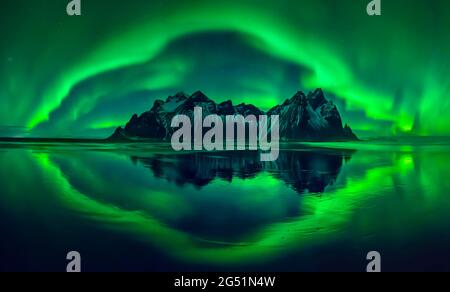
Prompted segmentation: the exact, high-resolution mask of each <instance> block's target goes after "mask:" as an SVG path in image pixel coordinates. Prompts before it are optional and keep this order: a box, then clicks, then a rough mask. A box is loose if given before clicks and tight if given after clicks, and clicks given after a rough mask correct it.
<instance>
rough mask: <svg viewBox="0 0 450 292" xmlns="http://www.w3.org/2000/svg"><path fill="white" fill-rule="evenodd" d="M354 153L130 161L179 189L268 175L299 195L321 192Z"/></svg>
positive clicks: (242, 154) (168, 157)
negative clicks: (265, 158)
mask: <svg viewBox="0 0 450 292" xmlns="http://www.w3.org/2000/svg"><path fill="white" fill-rule="evenodd" d="M353 153H354V151H351V150H339V151H336V150H333V151H331V150H325V149H324V150H323V151H319V152H318V151H314V152H312V151H289V150H285V151H282V152H281V153H280V156H279V158H278V160H276V161H274V162H261V161H260V153H258V152H251V151H236V152H215V153H188V154H177V155H156V156H153V157H138V156H132V157H131V158H132V160H133V161H135V162H139V163H142V164H143V165H144V166H145V167H147V168H149V169H151V171H152V172H153V175H154V176H155V177H157V178H162V179H166V180H167V181H169V182H171V183H176V184H177V185H179V186H183V185H185V184H191V185H195V186H197V187H199V188H201V187H204V186H206V185H208V184H209V183H211V182H212V181H214V180H215V179H222V180H226V181H229V182H232V181H233V178H234V177H237V178H240V179H247V178H252V177H255V176H256V175H257V174H259V173H261V172H268V173H270V174H271V175H272V176H273V177H275V178H277V179H279V180H281V181H283V182H285V183H286V184H287V185H289V186H290V187H291V188H293V189H294V190H295V191H296V192H298V193H300V194H301V193H305V192H312V193H322V192H324V191H325V188H326V187H327V186H330V185H332V184H333V183H334V182H335V181H336V179H337V177H338V175H339V173H340V171H341V168H342V165H343V164H344V162H345V161H347V160H349V159H350V158H351V156H352V154H353Z"/></svg>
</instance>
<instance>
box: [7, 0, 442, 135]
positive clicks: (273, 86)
mask: <svg viewBox="0 0 450 292" xmlns="http://www.w3.org/2000/svg"><path fill="white" fill-rule="evenodd" d="M367 3H368V1H366V0H361V1H354V0H341V1H333V0H322V1H317V0H301V1H298V0H282V1H280V0H277V1H269V0H258V1H256V0H239V1H234V0H230V1H213V0H208V1H206V0H196V1H192V0H189V1H188V0H184V1H183V0H163V1H160V0H134V1H119V0H111V1H108V4H107V5H106V2H105V1H94V0H90V1H83V15H82V16H81V17H68V16H66V15H65V6H66V4H67V3H66V1H59V0H49V1H45V2H44V3H43V2H42V1H37V0H14V1H12V0H6V1H3V2H2V9H1V17H0V31H1V39H2V45H1V46H0V125H3V126H12V125H13V126H15V127H14V128H13V129H16V132H15V133H14V134H15V135H30V134H31V135H35V136H77V137H87V136H90V137H91V136H99V137H104V136H106V135H108V134H110V133H111V130H112V128H114V127H116V126H119V125H123V124H124V122H126V121H127V120H128V119H129V117H130V116H131V115H132V114H133V113H140V112H143V111H145V110H147V109H148V108H150V107H151V106H152V104H153V101H154V100H155V99H158V98H164V97H166V96H168V95H170V94H173V93H175V92H177V91H186V92H188V93H191V92H193V91H195V90H199V89H200V90H202V91H204V92H205V93H206V94H207V95H208V96H210V97H211V98H213V99H215V100H216V101H223V100H226V99H232V100H233V101H234V102H247V103H254V104H255V105H257V106H260V107H261V108H264V109H268V108H270V107H271V106H273V105H275V104H277V103H280V102H282V101H283V100H284V99H286V98H288V97H290V96H291V95H292V94H293V93H294V92H295V91H297V90H304V91H308V90H312V89H314V88H316V87H321V88H323V89H324V90H325V91H326V92H327V94H328V96H330V97H331V98H333V99H334V100H335V101H336V103H337V105H338V106H339V108H340V111H341V112H342V114H343V116H344V120H345V122H348V123H350V124H351V125H352V127H353V128H354V129H355V131H356V132H357V133H358V134H359V135H363V136H364V135H392V134H399V133H403V132H413V133H414V134H419V135H449V134H450V126H449V125H450V115H448V114H447V113H448V112H449V109H450V103H449V101H450V98H449V97H450V96H449V95H450V66H449V65H450V64H449V59H448V56H449V55H450V54H449V53H450V34H449V32H448V27H450V3H449V2H448V1H446V0H436V1H432V2H430V1H426V0H415V1H411V0H396V1H383V16H381V17H368V16H367V15H366V14H365V6H366V5H367ZM20 127H25V128H20ZM18 129H22V130H18ZM24 129H26V130H24ZM11 131H12V130H11V127H9V128H8V130H6V131H3V132H7V133H8V134H10V133H11ZM2 134H3V133H2V132H1V128H0V135H2Z"/></svg>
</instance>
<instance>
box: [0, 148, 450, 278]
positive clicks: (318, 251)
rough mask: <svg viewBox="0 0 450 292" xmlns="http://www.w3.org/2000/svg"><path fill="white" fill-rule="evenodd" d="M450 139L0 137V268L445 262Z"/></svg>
mask: <svg viewBox="0 0 450 292" xmlns="http://www.w3.org/2000/svg"><path fill="white" fill-rule="evenodd" d="M449 146H450V143H447V142H442V143H425V144H420V143H406V144H401V145H400V144H396V143H384V144H383V143H378V144H374V143H352V144H347V143H344V144H343V143H336V144H313V145H305V144H293V143H291V144H289V145H284V146H283V150H282V151H281V153H280V157H279V159H278V160H277V161H275V162H260V160H259V158H260V156H259V154H258V153H255V152H231V153H230V152H228V153H227V152H223V153H221V152H217V153H187V154H179V153H174V152H173V151H171V150H170V149H169V146H168V145H165V144H81V143H80V144H76V145H70V144H64V143H47V144H45V143H34V144H31V143H27V144H20V143H2V144H0V233H1V243H0V245H1V249H0V269H1V270H3V271H17V270H18V271H65V268H66V264H67V262H66V254H67V253H68V252H69V251H72V250H75V251H79V252H80V253H81V256H82V269H83V270H84V271H365V269H366V265H367V261H366V255H367V253H368V252H369V251H379V252H380V253H381V256H382V269H383V270H384V271H410V270H413V271H423V270H450V179H449V172H450V164H449V163H450V150H449V149H450V147H449Z"/></svg>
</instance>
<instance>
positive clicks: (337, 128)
mask: <svg viewBox="0 0 450 292" xmlns="http://www.w3.org/2000/svg"><path fill="white" fill-rule="evenodd" d="M195 107H201V108H202V110H203V116H204V117H205V116H207V115H210V114H217V115H219V116H222V117H225V116H227V115H243V116H244V117H245V116H248V115H254V116H256V117H258V116H259V115H264V114H267V115H268V116H271V115H279V117H280V139H281V140H285V141H288V140H298V141H350V140H358V138H357V137H356V135H355V134H354V133H353V131H352V130H351V128H350V127H349V126H348V125H345V127H343V125H342V119H341V115H340V114H339V111H338V109H337V107H336V106H335V105H334V104H333V102H331V101H328V100H327V99H326V98H325V96H324V94H323V92H322V90H321V89H317V90H316V91H314V92H311V93H309V94H308V95H305V94H304V93H303V92H297V93H296V94H295V95H294V96H293V97H292V98H291V99H288V100H286V101H285V102H284V103H283V104H281V105H278V106H276V107H274V108H272V109H271V110H269V111H268V112H267V113H265V112H263V111H261V110H260V109H258V108H257V107H255V106H254V105H251V104H239V105H236V106H235V105H233V103H232V102H231V101H225V102H223V103H220V104H216V103H215V102H214V101H212V100H211V99H209V98H208V97H207V96H206V95H205V94H203V93H202V92H201V91H197V92H195V93H194V94H192V95H191V96H188V95H186V94H184V93H177V94H176V95H174V96H169V97H168V98H167V100H166V101H163V100H157V101H155V103H154V105H153V107H152V109H151V110H150V111H148V112H145V113H143V114H142V115H140V116H137V115H133V117H132V118H131V120H130V121H129V122H128V123H127V125H126V126H125V128H118V129H117V130H116V131H115V132H114V134H113V135H112V136H111V137H110V138H109V139H111V140H124V139H157V140H163V141H168V140H170V137H171V136H172V134H173V132H174V129H173V128H172V127H171V126H170V125H171V121H172V118H173V117H174V116H175V115H180V114H183V115H187V116H188V117H190V118H191V119H193V113H194V108H195ZM269 124H270V123H269Z"/></svg>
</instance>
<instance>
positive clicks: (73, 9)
mask: <svg viewBox="0 0 450 292" xmlns="http://www.w3.org/2000/svg"><path fill="white" fill-rule="evenodd" d="M66 12H67V15H69V16H80V15H81V0H71V1H70V2H69V4H67V8H66ZM367 14H368V15H370V16H380V15H381V0H372V1H370V2H369V4H368V5H367Z"/></svg>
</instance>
